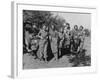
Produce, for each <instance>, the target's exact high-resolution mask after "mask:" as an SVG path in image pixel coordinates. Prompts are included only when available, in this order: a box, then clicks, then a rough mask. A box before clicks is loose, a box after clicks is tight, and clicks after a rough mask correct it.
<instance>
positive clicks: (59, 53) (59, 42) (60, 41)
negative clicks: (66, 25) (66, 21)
mask: <svg viewBox="0 0 100 80" xmlns="http://www.w3.org/2000/svg"><path fill="white" fill-rule="evenodd" d="M63 40H64V36H63V28H61V29H60V31H59V32H58V57H59V56H61V50H62V43H63Z"/></svg>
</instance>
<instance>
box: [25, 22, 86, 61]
mask: <svg viewBox="0 0 100 80" xmlns="http://www.w3.org/2000/svg"><path fill="white" fill-rule="evenodd" d="M26 26H27V27H28V29H25V33H24V34H25V36H24V44H25V45H24V49H26V53H30V54H32V55H33V56H35V59H38V60H40V61H44V62H48V60H47V57H48V51H47V48H48V45H49V48H48V49H49V50H51V53H50V54H51V55H53V58H54V59H55V60H56V61H58V60H59V58H60V57H62V56H63V55H78V54H79V53H80V52H81V51H82V49H83V46H84V40H85V31H84V27H83V26H79V27H78V26H77V25H75V26H74V27H73V28H72V29H71V27H70V24H69V23H64V27H61V28H60V29H59V30H56V29H55V26H54V25H51V26H46V25H45V24H43V25H42V27H41V28H40V29H37V26H36V25H29V24H27V25H26ZM29 26H30V27H32V28H33V31H31V30H30V29H29ZM35 31H37V32H36V33H35Z"/></svg>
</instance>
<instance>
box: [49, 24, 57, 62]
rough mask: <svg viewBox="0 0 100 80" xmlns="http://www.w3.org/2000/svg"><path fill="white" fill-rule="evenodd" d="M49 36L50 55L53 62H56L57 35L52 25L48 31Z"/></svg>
mask: <svg viewBox="0 0 100 80" xmlns="http://www.w3.org/2000/svg"><path fill="white" fill-rule="evenodd" d="M49 33H50V36H51V50H52V53H53V54H54V58H55V60H58V54H57V53H58V48H57V40H58V33H57V31H56V30H55V28H54V25H52V28H51V29H50V31H49Z"/></svg>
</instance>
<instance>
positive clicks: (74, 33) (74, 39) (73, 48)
mask: <svg viewBox="0 0 100 80" xmlns="http://www.w3.org/2000/svg"><path fill="white" fill-rule="evenodd" d="M71 37H72V38H71V52H72V54H75V55H76V54H78V52H79V51H78V47H79V45H80V39H79V38H78V26H77V25H75V26H74V29H73V30H72V36H71Z"/></svg>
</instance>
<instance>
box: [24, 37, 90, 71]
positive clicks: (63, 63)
mask: <svg viewBox="0 0 100 80" xmlns="http://www.w3.org/2000/svg"><path fill="white" fill-rule="evenodd" d="M90 40H91V39H90V38H86V40H85V43H84V48H85V49H87V52H86V55H91V42H90ZM69 59H70V57H69V56H66V55H65V56H63V57H62V58H60V59H59V60H58V61H55V60H54V58H52V59H51V60H50V61H49V62H48V63H45V62H44V61H39V60H38V59H34V56H31V55H29V54H28V53H27V54H24V55H23V69H38V68H55V67H72V65H73V63H70V62H69ZM80 66H82V65H80Z"/></svg>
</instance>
